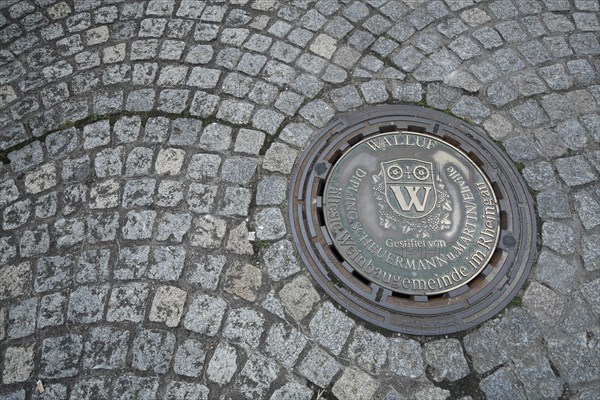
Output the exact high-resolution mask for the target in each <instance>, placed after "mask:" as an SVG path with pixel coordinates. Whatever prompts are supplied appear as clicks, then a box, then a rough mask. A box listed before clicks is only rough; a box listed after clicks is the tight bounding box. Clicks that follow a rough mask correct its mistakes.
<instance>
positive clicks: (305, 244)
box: [289, 106, 537, 335]
mask: <svg viewBox="0 0 600 400" xmlns="http://www.w3.org/2000/svg"><path fill="white" fill-rule="evenodd" d="M289 217H290V224H291V226H292V233H293V236H294V239H295V244H296V246H297V248H298V250H299V252H300V254H301V257H302V260H303V262H304V264H305V265H306V267H307V268H308V270H309V271H310V273H311V274H312V276H313V277H314V278H315V279H316V280H317V282H318V283H319V285H320V286H321V287H322V288H323V289H324V290H325V291H327V292H328V293H329V295H331V296H332V297H333V298H334V299H335V301H337V302H338V303H339V304H341V305H342V306H343V307H345V308H346V309H348V310H349V311H351V312H352V313H354V314H355V315H357V316H358V317H360V318H362V319H364V320H366V321H369V322H371V323H373V324H375V325H378V326H380V327H383V328H386V329H390V330H393V331H397V332H403V333H408V334H417V335H436V334H447V333H452V332H456V331H460V330H464V329H468V328H470V327H473V326H475V325H478V324H480V323H481V322H483V321H485V320H486V319H488V318H491V317H492V316H494V315H495V314H497V313H498V312H499V311H500V310H501V309H502V308H504V307H505V306H506V305H507V304H508V303H509V302H510V300H511V299H512V298H513V297H514V296H515V295H516V294H517V292H518V291H519V289H520V288H521V287H522V285H523V283H524V282H525V280H526V278H527V275H528V273H529V271H530V269H531V262H532V260H533V258H534V256H535V248H536V243H535V240H536V234H537V231H536V225H535V213H534V209H533V205H532V200H531V197H530V195H529V192H528V191H527V189H526V186H525V183H524V182H523V180H522V178H521V176H520V174H519V173H518V171H516V169H515V168H514V166H513V164H512V162H511V161H510V160H509V159H508V157H507V156H506V155H505V154H504V153H502V151H501V150H500V149H499V148H498V147H497V146H496V145H495V144H494V143H493V142H492V141H491V140H490V139H489V138H488V136H487V135H486V134H485V132H483V131H481V130H480V129H478V128H476V127H473V126H470V125H468V124H466V123H465V122H464V121H461V120H459V119H457V118H454V117H451V116H449V115H447V114H444V113H441V112H437V111H434V110H430V109H426V108H423V107H416V106H379V107H374V108H371V109H368V110H364V111H361V112H358V113H354V114H352V115H346V116H343V117H341V118H339V119H338V120H336V121H334V122H333V123H331V124H330V125H329V126H327V127H325V128H324V129H323V130H322V132H320V133H319V134H318V135H317V136H316V137H315V139H314V140H313V142H312V143H311V144H310V145H309V146H308V147H307V149H306V150H305V151H304V153H303V154H302V156H301V157H300V158H299V161H298V164H297V166H296V169H295V171H294V177H293V181H292V186H291V195H290V200H289Z"/></svg>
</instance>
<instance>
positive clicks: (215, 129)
mask: <svg viewBox="0 0 600 400" xmlns="http://www.w3.org/2000/svg"><path fill="white" fill-rule="evenodd" d="M219 118H220V117H219ZM246 122H247V121H246ZM231 132H232V129H231V128H230V127H228V126H225V125H221V124H218V123H212V124H210V125H208V126H206V127H205V128H204V130H203V131H202V136H200V143H199V146H200V147H201V148H203V149H206V150H209V151H225V150H227V149H229V145H230V144H231Z"/></svg>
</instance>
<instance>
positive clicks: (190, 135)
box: [158, 118, 202, 146]
mask: <svg viewBox="0 0 600 400" xmlns="http://www.w3.org/2000/svg"><path fill="white" fill-rule="evenodd" d="M200 129H202V121H199V120H196V119H191V118H178V119H176V120H174V121H173V125H172V129H171V136H170V137H169V144H171V145H174V146H187V145H191V144H193V143H196V141H197V139H198V135H199V134H200ZM165 132H167V131H165ZM158 142H159V143H161V142H163V140H158Z"/></svg>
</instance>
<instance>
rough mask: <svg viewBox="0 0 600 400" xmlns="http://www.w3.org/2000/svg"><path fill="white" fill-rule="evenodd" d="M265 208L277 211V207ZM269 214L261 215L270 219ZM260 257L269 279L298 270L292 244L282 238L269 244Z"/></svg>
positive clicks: (291, 273) (278, 279)
mask: <svg viewBox="0 0 600 400" xmlns="http://www.w3.org/2000/svg"><path fill="white" fill-rule="evenodd" d="M267 210H277V211H278V210H279V209H265V210H264V211H267ZM270 215H271V214H270V213H266V214H264V215H263V216H264V218H265V219H266V220H270V219H271V218H272V217H270ZM257 229H258V228H257ZM257 237H258V235H257ZM262 257H263V261H264V263H265V265H266V267H267V274H268V275H269V277H270V278H271V280H273V281H275V282H276V281H280V280H282V279H285V278H287V277H289V276H292V275H294V274H296V273H297V272H299V271H300V267H299V266H298V261H297V260H296V257H295V256H294V250H293V247H292V244H291V242H290V241H289V240H282V241H280V242H277V243H275V244H273V245H271V246H269V247H268V248H267V249H265V250H264V252H263V253H262Z"/></svg>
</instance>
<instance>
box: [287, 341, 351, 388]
mask: <svg viewBox="0 0 600 400" xmlns="http://www.w3.org/2000/svg"><path fill="white" fill-rule="evenodd" d="M341 368H342V366H341V365H340V364H339V363H338V362H337V361H336V359H335V358H333V357H332V356H330V355H329V354H327V353H326V352H325V351H323V350H322V349H321V348H320V347H313V348H311V349H310V351H309V352H308V354H306V357H304V360H302V362H301V363H300V365H299V367H298V371H299V372H300V374H302V375H303V376H304V377H305V378H307V379H308V380H309V381H310V382H312V383H314V384H315V385H317V386H320V387H322V388H326V387H328V386H329V384H330V383H331V380H332V379H333V377H334V376H335V375H336V374H337V373H338V371H339V370H340V369H341Z"/></svg>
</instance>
